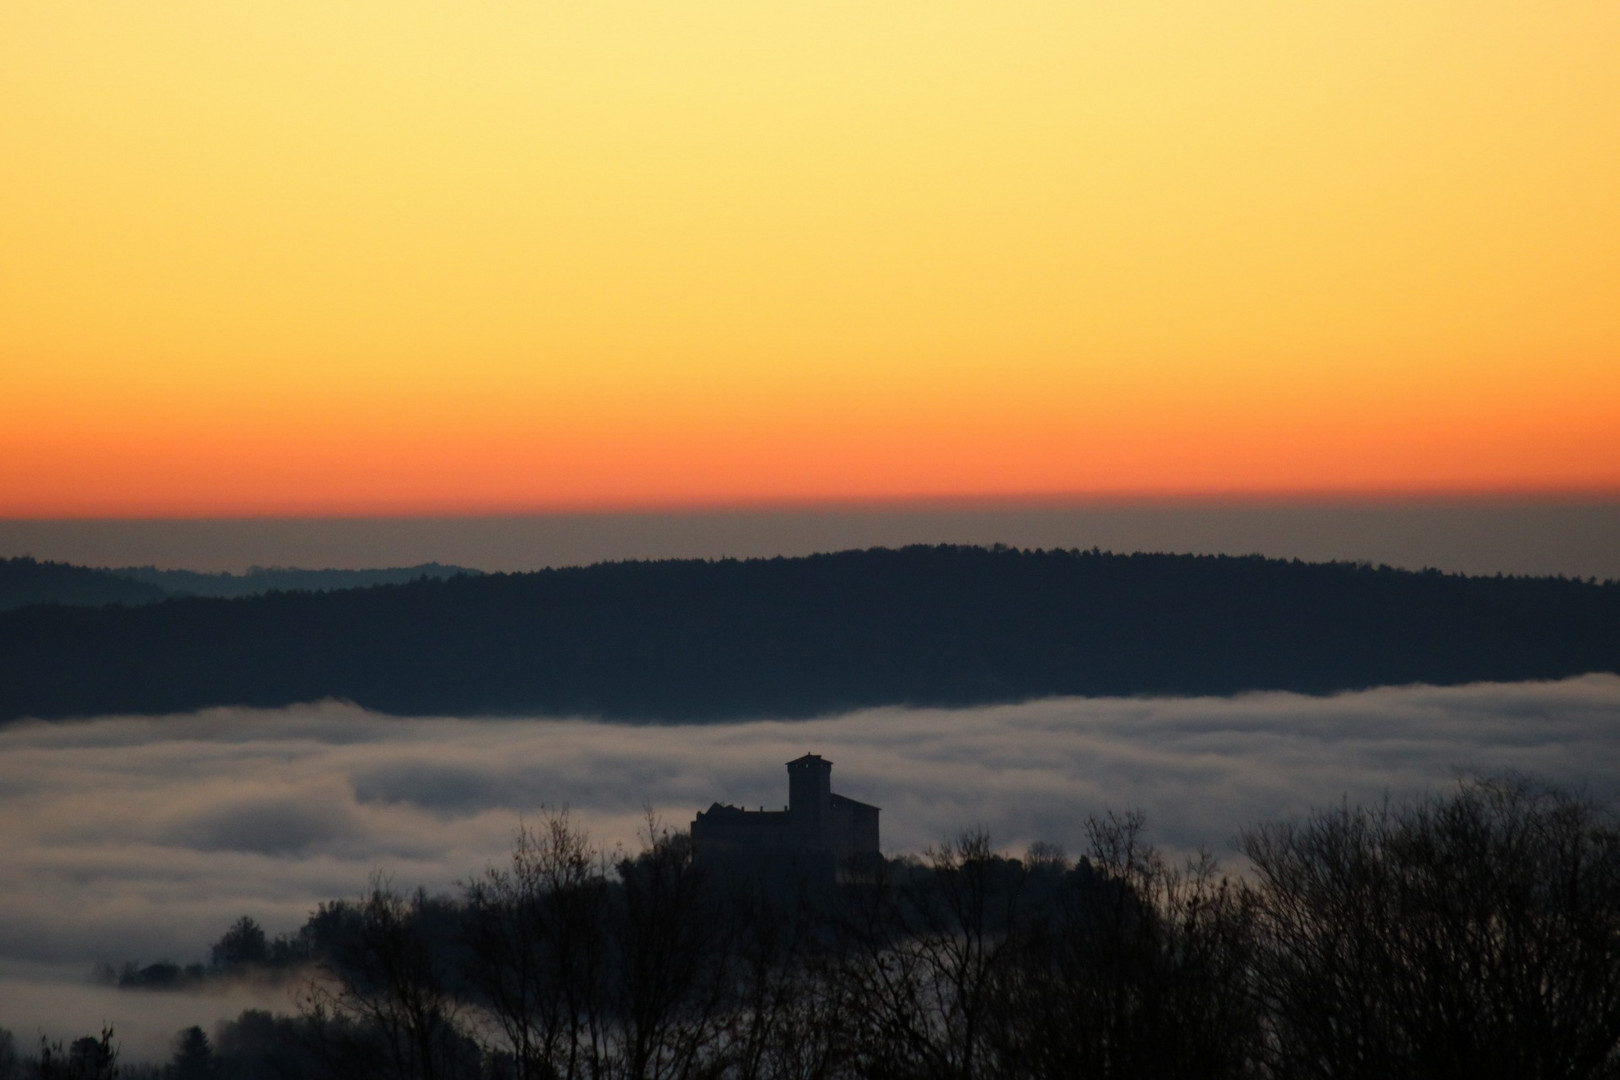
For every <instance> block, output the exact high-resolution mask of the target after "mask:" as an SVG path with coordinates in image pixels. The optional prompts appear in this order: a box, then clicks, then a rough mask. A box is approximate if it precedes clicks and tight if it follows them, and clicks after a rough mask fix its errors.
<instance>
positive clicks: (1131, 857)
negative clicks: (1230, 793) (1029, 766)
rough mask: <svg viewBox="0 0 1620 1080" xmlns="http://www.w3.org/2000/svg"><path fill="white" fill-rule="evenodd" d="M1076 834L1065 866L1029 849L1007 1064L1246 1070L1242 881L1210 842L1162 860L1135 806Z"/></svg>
mask: <svg viewBox="0 0 1620 1080" xmlns="http://www.w3.org/2000/svg"><path fill="white" fill-rule="evenodd" d="M1086 832H1087V836H1088V838H1089V841H1090V850H1089V852H1088V855H1087V857H1085V858H1083V859H1081V861H1080V863H1079V864H1078V865H1077V866H1075V867H1074V868H1072V869H1069V868H1068V867H1067V866H1066V863H1065V862H1064V861H1062V860H1061V859H1057V860H1054V859H1053V858H1052V856H1051V854H1050V853H1047V852H1039V853H1037V854H1038V855H1039V856H1041V857H1042V858H1043V861H1044V863H1045V866H1044V867H1042V865H1041V862H1036V863H1035V867H1036V868H1039V869H1037V870H1034V871H1033V873H1034V877H1033V882H1032V883H1033V884H1034V885H1035V887H1034V888H1032V890H1031V892H1032V897H1031V903H1030V911H1029V917H1028V919H1027V920H1026V923H1025V925H1026V927H1027V931H1026V933H1025V934H1024V935H1023V937H1022V939H1021V941H1020V948H1019V952H1018V955H1017V961H1016V963H1015V964H1012V965H1010V966H1009V968H1008V969H1006V973H1005V976H1004V978H1003V979H1002V980H1001V983H1000V987H999V989H1000V994H1001V1008H1002V1015H1003V1017H1004V1020H1003V1023H1002V1025H1001V1027H1000V1031H1001V1033H1002V1037H1003V1038H1005V1039H1007V1040H1008V1046H1007V1048H1006V1050H1005V1051H1004V1054H1003V1058H1004V1060H1005V1061H1006V1062H1007V1071H1008V1073H1009V1074H1010V1075H1016V1076H1030V1077H1070V1076H1086V1077H1100V1078H1105V1080H1107V1078H1127V1077H1130V1078H1135V1077H1149V1078H1152V1077H1177V1078H1187V1077H1211V1078H1215V1077H1221V1078H1225V1077H1240V1076H1243V1075H1244V1074H1245V1072H1246V1071H1247V1069H1248V1062H1249V1044H1250V1042H1251V1041H1252V1038H1253V1034H1254V1031H1255V1028H1256V1013H1255V1009H1254V1005H1253V1000H1252V998H1251V996H1250V993H1249V959H1250V950H1249V944H1248V943H1249V939H1250V931H1249V917H1248V912H1247V904H1246V901H1245V898H1244V893H1243V890H1242V889H1241V888H1239V887H1238V885H1237V884H1236V883H1234V882H1233V881H1231V880H1230V879H1228V878H1226V877H1224V876H1223V875H1222V874H1221V873H1220V869H1219V867H1218V865H1217V864H1216V863H1215V861H1214V860H1213V859H1212V858H1210V857H1209V855H1208V854H1207V853H1202V854H1200V855H1199V856H1198V857H1197V858H1195V859H1193V860H1191V861H1190V862H1188V863H1187V864H1185V865H1184V866H1181V867H1175V866H1172V865H1171V864H1169V863H1168V862H1167V861H1166V860H1165V858H1164V857H1163V856H1162V854H1161V853H1160V852H1159V851H1158V849H1157V848H1156V847H1154V846H1153V845H1152V844H1151V843H1149V842H1148V840H1147V837H1146V831H1145V827H1144V822H1143V819H1142V817H1141V815H1140V814H1134V813H1133V814H1126V815H1123V816H1118V815H1114V814H1109V815H1107V816H1105V817H1102V818H1093V819H1091V820H1090V821H1088V822H1087V824H1086Z"/></svg>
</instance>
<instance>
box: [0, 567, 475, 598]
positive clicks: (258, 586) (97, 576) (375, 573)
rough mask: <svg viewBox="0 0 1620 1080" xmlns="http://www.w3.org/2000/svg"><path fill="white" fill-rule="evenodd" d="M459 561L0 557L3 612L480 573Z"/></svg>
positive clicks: (325, 588) (314, 589) (397, 582)
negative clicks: (200, 564) (98, 564)
mask: <svg viewBox="0 0 1620 1080" xmlns="http://www.w3.org/2000/svg"><path fill="white" fill-rule="evenodd" d="M478 573H480V571H477V570H468V569H465V568H463V567H460V566H441V565H440V564H439V563H423V564H422V565H421V566H406V567H399V568H396V569H389V570H296V569H289V568H286V567H279V566H273V567H262V566H255V567H253V568H251V569H250V570H248V571H247V572H246V573H244V574H225V573H220V574H199V573H197V572H195V571H192V570H159V569H158V568H156V567H155V566H126V567H122V568H120V569H116V570H101V569H95V568H92V567H88V566H73V565H70V564H68V563H57V562H38V561H36V560H34V559H30V558H26V557H25V558H20V559H0V611H9V610H10V609H12V608H19V607H27V606H28V605H29V604H71V605H74V606H91V607H99V606H101V605H102V604H151V603H156V602H157V601H159V600H168V599H171V598H173V597H179V596H215V597H235V596H253V595H255V594H257V593H265V592H271V591H273V590H276V589H281V590H297V591H304V592H330V591H331V590H333V589H356V588H363V587H365V586H368V585H400V584H403V583H405V582H407V581H415V580H416V579H417V578H422V577H427V578H445V577H454V576H455V575H457V574H478Z"/></svg>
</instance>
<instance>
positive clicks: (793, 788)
mask: <svg viewBox="0 0 1620 1080" xmlns="http://www.w3.org/2000/svg"><path fill="white" fill-rule="evenodd" d="M832 766H833V763H832V762H830V761H828V760H827V759H826V758H823V757H821V756H820V755H819V754H806V755H804V756H803V757H801V758H797V759H795V760H793V761H790V762H788V763H787V771H788V804H787V806H786V807H785V808H783V809H781V810H765V809H763V808H762V809H759V810H745V809H743V808H742V807H739V806H729V805H726V804H723V803H718V802H717V803H714V804H713V805H712V806H710V807H709V808H708V809H707V810H700V811H698V816H697V818H696V820H694V821H693V822H692V844H693V846H694V848H695V849H696V854H697V856H698V858H700V859H704V860H705V861H714V862H726V863H731V864H743V865H746V864H759V865H765V864H771V863H781V862H784V861H787V862H792V863H794V864H797V865H800V866H810V865H812V864H816V863H830V864H832V865H834V866H836V865H842V864H844V863H846V862H848V861H850V860H852V859H859V858H862V857H870V856H876V855H877V854H878V853H879V848H878V813H879V810H878V808H877V807H876V806H870V805H868V804H867V803H863V802H859V801H857V800H855V799H851V798H849V797H847V796H844V795H836V794H834V793H833V790H832Z"/></svg>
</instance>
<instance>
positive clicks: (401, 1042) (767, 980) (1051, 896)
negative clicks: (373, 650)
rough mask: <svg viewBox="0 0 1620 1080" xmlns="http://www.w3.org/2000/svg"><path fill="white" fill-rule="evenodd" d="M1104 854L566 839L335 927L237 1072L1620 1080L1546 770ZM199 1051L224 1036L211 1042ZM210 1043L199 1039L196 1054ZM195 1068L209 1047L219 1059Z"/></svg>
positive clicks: (238, 1049)
mask: <svg viewBox="0 0 1620 1080" xmlns="http://www.w3.org/2000/svg"><path fill="white" fill-rule="evenodd" d="M1088 836H1089V845H1088V850H1087V851H1086V853H1085V854H1084V855H1083V856H1082V857H1081V858H1080V859H1078V860H1076V861H1071V860H1069V859H1068V858H1067V857H1066V856H1065V855H1064V854H1063V853H1062V852H1061V851H1058V850H1056V849H1053V848H1051V847H1049V846H1044V845H1037V846H1036V847H1035V848H1032V849H1031V851H1030V852H1029V853H1028V854H1027V855H1026V856H1025V857H1024V858H1010V857H1007V856H1006V855H1003V854H1001V853H999V852H997V851H996V850H995V848H994V846H993V845H992V843H991V841H990V838H989V837H988V836H986V835H984V834H983V833H982V832H968V833H964V834H963V835H962V836H960V837H958V838H956V839H954V840H952V841H950V842H948V843H945V844H942V845H940V846H939V847H937V848H935V849H932V850H930V851H929V852H927V853H926V855H925V856H924V857H923V858H921V859H915V858H906V859H894V860H887V861H884V860H878V861H875V862H872V863H869V864H866V865H862V866H857V867H850V868H848V869H847V870H846V871H845V872H844V873H843V874H842V875H841V877H840V878H839V879H838V880H837V881H833V880H830V879H825V878H823V879H816V878H813V877H806V878H793V877H791V876H780V875H779V876H771V875H768V874H760V873H749V872H742V871H739V868H738V867H736V866H734V865H729V864H721V865H715V864H712V863H710V864H706V863H705V862H704V860H703V859H701V858H699V857H696V854H695V853H694V851H693V849H692V847H691V844H690V842H689V840H688V838H687V837H686V836H684V835H683V834H679V833H671V832H668V831H665V830H660V829H657V828H651V827H650V828H649V830H648V833H647V834H646V836H645V838H644V843H643V845H642V847H641V850H640V851H638V852H636V853H634V854H630V855H626V854H624V853H623V852H617V853H615V854H613V855H611V856H610V855H609V854H608V853H606V852H604V851H602V850H600V849H598V848H596V847H595V846H593V845H592V843H591V842H590V840H589V838H588V837H587V836H586V835H585V834H584V833H583V832H582V831H581V830H579V829H577V828H576V827H575V826H574V825H573V824H572V823H571V822H570V821H569V819H568V817H567V815H566V814H553V815H549V816H547V817H545V818H544V819H543V820H542V821H541V822H540V823H539V824H538V825H537V826H534V827H530V828H525V829H524V830H523V831H522V832H521V833H520V834H519V836H518V839H517V843H516V844H515V846H514V850H513V854H512V858H511V861H510V863H509V864H507V865H505V866H501V867H496V868H492V869H490V870H489V871H487V872H486V873H485V874H484V875H482V876H481V877H479V878H478V879H476V880H474V881H472V882H470V883H468V884H467V885H466V886H465V888H464V892H463V896H462V897H461V898H459V899H456V900H452V899H449V898H438V899H434V898H429V897H427V896H425V895H422V894H420V893H418V894H416V895H415V896H406V895H402V894H399V893H397V892H395V891H394V890H393V889H391V888H390V887H389V886H388V884H387V882H386V881H383V880H381V879H379V880H377V881H375V882H374V883H373V887H372V889H371V890H370V891H369V892H368V893H367V895H366V896H364V897H362V898H361V899H360V900H358V901H352V902H340V903H336V904H328V905H323V907H322V908H321V910H320V911H319V912H317V913H316V915H315V916H314V917H313V918H312V919H311V923H310V925H309V926H308V927H306V928H305V933H304V934H303V935H301V937H302V939H304V940H307V941H308V942H310V945H311V948H312V950H313V951H314V952H315V954H316V955H318V956H319V957H321V958H322V964H323V974H322V975H321V976H320V981H319V983H318V985H317V989H316V990H315V991H314V992H313V993H312V994H311V996H310V998H309V1007H308V1008H307V1009H306V1010H305V1012H304V1013H303V1014H302V1015H299V1016H295V1017H282V1018H276V1017H271V1016H269V1015H268V1014H265V1013H248V1014H244V1015H243V1017H242V1018H241V1019H240V1020H238V1021H237V1022H235V1023H233V1024H229V1025H226V1026H225V1027H224V1028H222V1029H221V1031H220V1032H219V1033H218V1036H217V1038H216V1039H215V1041H214V1050H213V1055H212V1064H211V1068H212V1069H213V1071H214V1074H215V1075H217V1076H218V1077H219V1078H220V1080H233V1078H238V1077H240V1078H245V1080H246V1078H251V1080H261V1078H263V1080H270V1078H291V1077H311V1078H324V1077H360V1076H366V1077H370V1076H375V1077H388V1078H397V1080H409V1078H424V1080H427V1078H433V1080H456V1078H462V1077H465V1078H469V1080H471V1078H479V1080H483V1078H488V1080H497V1078H499V1080H542V1078H544V1080H552V1078H579V1080H586V1078H589V1080H698V1078H714V1080H778V1078H780V1080H787V1078H797V1080H818V1078H827V1080H834V1078H851V1080H909V1078H918V1080H921V1078H930V1080H932V1078H953V1077H956V1078H962V1080H967V1078H970V1077H971V1078H978V1077H985V1078H1009V1080H1058V1078H1100V1080H1124V1078H1133V1080H1134V1078H1145V1080H1156V1078H1166V1080H1170V1078H1176V1080H1200V1078H1209V1080H1247V1078H1251V1077H1252V1078H1255V1080H1295V1078H1300V1080H1360V1078H1364V1077H1365V1078H1371V1077H1378V1078H1380V1080H1384V1078H1394V1080H1401V1078H1414V1080H1415V1078H1420V1077H1421V1078H1432V1080H1446V1078H1450V1077H1456V1078H1458V1080H1461V1078H1464V1077H1466V1078H1469V1080H1480V1078H1484V1080H1490V1078H1494V1077H1502V1078H1507V1077H1513V1078H1528V1080H1552V1078H1560V1080H1613V1078H1620V829H1617V827H1616V823H1615V820H1614V818H1613V817H1612V816H1611V815H1610V814H1609V813H1607V812H1605V811H1603V810H1601V809H1600V808H1599V807H1598V806H1596V805H1595V804H1594V803H1593V802H1591V801H1590V800H1586V799H1583V798H1579V797H1576V796H1574V795H1572V794H1570V793H1567V792H1561V791H1557V790H1553V789H1549V788H1546V787H1542V786H1538V785H1536V784H1534V783H1531V782H1529V781H1526V780H1523V779H1517V778H1511V777H1509V778H1495V779H1487V780H1470V781H1467V782H1465V783H1463V784H1461V785H1459V786H1458V787H1457V788H1456V789H1455V790H1454V791H1452V792H1451V793H1449V794H1446V795H1443V796H1436V797H1432V798H1428V799H1422V800H1418V801H1415V802H1412V803H1408V804H1403V805H1386V806H1383V807H1380V808H1376V809H1370V810H1369V809H1361V808H1350V807H1344V808H1340V809H1337V810H1329V811H1322V812H1319V813H1317V814H1314V815H1312V816H1310V817H1308V818H1305V819H1303V820H1300V821H1295V822H1289V823H1282V824H1272V825H1264V826H1260V827H1258V828H1255V829H1252V830H1250V831H1249V832H1247V833H1246V834H1244V836H1243V838H1242V841H1241V846H1242V849H1243V852H1244V854H1245V855H1246V856H1247V857H1248V859H1249V861H1250V863H1251V865H1252V871H1251V872H1250V873H1249V874H1248V875H1247V876H1246V877H1245V878H1243V879H1235V878H1232V877H1229V876H1227V875H1224V874H1223V873H1222V872H1221V871H1220V869H1219V867H1218V866H1217V865H1216V864H1215V862H1214V860H1213V859H1211V858H1209V857H1208V856H1207V855H1202V856H1195V857H1194V858H1192V859H1190V860H1185V861H1180V862H1177V861H1175V860H1172V859H1170V858H1168V857H1166V856H1165V855H1164V854H1163V853H1161V852H1159V851H1158V850H1156V849H1155V848H1154V847H1153V846H1152V845H1151V844H1150V843H1148V841H1147V839H1146V836H1145V833H1144V830H1143V827H1142V821H1141V819H1140V818H1139V817H1137V816H1133V815H1125V816H1118V817H1116V816H1108V817H1104V818H1100V819H1096V820H1093V821H1092V822H1090V823H1089V827H1088ZM192 1042H193V1043H197V1042H198V1040H197V1038H196V1037H195V1036H193V1038H192ZM199 1045H200V1044H199ZM194 1056H195V1055H194Z"/></svg>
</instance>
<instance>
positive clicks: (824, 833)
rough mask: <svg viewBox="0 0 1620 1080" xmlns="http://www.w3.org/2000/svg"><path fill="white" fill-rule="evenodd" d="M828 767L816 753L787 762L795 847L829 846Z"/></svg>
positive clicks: (789, 802) (829, 777)
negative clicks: (796, 843)
mask: <svg viewBox="0 0 1620 1080" xmlns="http://www.w3.org/2000/svg"><path fill="white" fill-rule="evenodd" d="M832 766H833V763H832V762H830V761H828V760H827V759H826V758H824V757H822V756H820V755H819V754H806V755H804V757H802V758H798V759H796V760H794V761H790V762H788V763H787V771H788V820H789V821H790V822H791V828H792V829H793V832H794V833H795V835H796V838H797V840H798V843H799V846H801V847H804V848H807V849H809V850H812V851H820V850H824V849H826V848H829V847H830V846H831V843H830V840H831V836H830V834H831V831H832V830H831V826H832Z"/></svg>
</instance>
